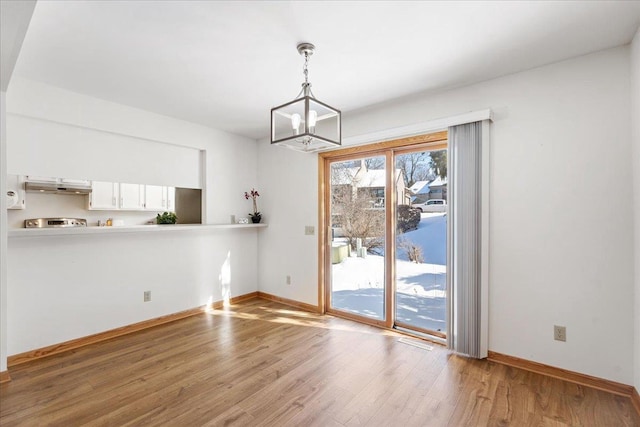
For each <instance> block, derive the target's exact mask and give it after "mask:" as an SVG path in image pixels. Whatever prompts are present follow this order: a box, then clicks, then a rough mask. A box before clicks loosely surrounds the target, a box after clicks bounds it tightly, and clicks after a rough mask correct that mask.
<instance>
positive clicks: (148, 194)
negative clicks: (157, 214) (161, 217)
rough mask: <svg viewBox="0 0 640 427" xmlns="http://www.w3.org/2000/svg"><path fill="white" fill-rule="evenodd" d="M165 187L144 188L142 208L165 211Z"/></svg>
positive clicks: (147, 186) (150, 186)
mask: <svg viewBox="0 0 640 427" xmlns="http://www.w3.org/2000/svg"><path fill="white" fill-rule="evenodd" d="M166 194H167V192H166V187H162V186H160V185H145V186H144V208H145V209H148V210H154V211H161V210H166V209H167V196H166Z"/></svg>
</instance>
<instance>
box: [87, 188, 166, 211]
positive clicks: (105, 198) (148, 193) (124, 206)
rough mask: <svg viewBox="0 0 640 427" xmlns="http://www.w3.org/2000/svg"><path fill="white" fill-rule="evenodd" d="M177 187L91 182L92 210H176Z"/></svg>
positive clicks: (90, 201) (90, 198)
mask: <svg viewBox="0 0 640 427" xmlns="http://www.w3.org/2000/svg"><path fill="white" fill-rule="evenodd" d="M175 194H176V189H175V187H163V186H161V185H141V184H126V183H117V182H101V181H92V182H91V196H90V197H89V209H90V210H145V211H156V212H158V211H171V212H173V211H175Z"/></svg>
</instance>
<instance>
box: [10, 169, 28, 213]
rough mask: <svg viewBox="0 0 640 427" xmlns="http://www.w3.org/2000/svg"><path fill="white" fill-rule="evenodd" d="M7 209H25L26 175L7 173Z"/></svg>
mask: <svg viewBox="0 0 640 427" xmlns="http://www.w3.org/2000/svg"><path fill="white" fill-rule="evenodd" d="M6 198H7V209H24V208H25V203H24V199H25V196H24V177H23V176H21V175H7V195H6Z"/></svg>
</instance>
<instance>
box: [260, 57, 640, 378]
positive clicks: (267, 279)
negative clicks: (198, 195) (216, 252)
mask: <svg viewBox="0 0 640 427" xmlns="http://www.w3.org/2000/svg"><path fill="white" fill-rule="evenodd" d="M629 89H630V88H629V48H628V47H622V48H616V49H611V50H606V51H602V52H599V53H595V54H592V55H588V56H584V57H579V58H576V59H572V60H568V61H564V62H561V63H557V64H552V65H549V66H545V67H541V68H537V69H534V70H530V71H526V72H522V73H518V74H514V75H510V76H506V77H502V78H498V79H495V80H491V81H487V82H484V83H480V84H476V85H472V86H468V87H464V88H460V89H456V90H452V91H449V92H445V93H441V94H435V95H430V96H429V95H423V96H414V97H410V98H406V99H402V100H398V101H395V102H390V103H387V104H384V105H381V106H378V107H375V108H371V109H368V110H364V111H360V112H356V113H354V114H349V115H345V117H344V120H343V125H344V126H343V131H344V135H345V137H352V136H355V135H360V134H365V133H370V132H375V131H382V130H385V129H389V128H394V127H400V126H406V125H411V124H415V123H420V122H426V121H429V120H434V119H438V118H441V117H447V116H452V115H457V114H460V113H464V112H467V111H473V110H481V109H485V108H491V109H492V110H493V111H494V113H495V121H494V123H493V125H492V129H491V145H492V146H491V165H492V166H491V174H490V175H491V188H490V191H491V196H490V200H491V218H490V227H491V230H490V291H489V292H490V297H489V309H490V313H489V335H490V337H489V349H490V350H492V351H496V352H500V353H504V354H508V355H512V356H516V357H521V358H524V359H528V360H533V361H537V362H540V363H545V364H548V365H552V366H557V367H560V368H565V369H570V370H573V371H577V372H582V373H586V374H589V375H594V376H598V377H602V378H607V379H610V380H613V381H620V382H623V383H627V384H631V383H633V333H634V331H633V291H634V289H633V257H632V251H633V240H632V237H631V233H630V232H629V231H630V228H631V227H632V226H633V217H632V215H633V213H632V202H631V198H632V187H631V180H632V171H631V163H630V162H629V160H628V159H629V158H630V156H631V144H630V128H631V126H630V116H629V108H630V105H629V95H628V94H629ZM329 101H330V100H329ZM268 145H269V144H268V143H266V142H261V143H260V144H259V154H258V155H259V158H260V165H259V179H260V185H261V190H262V191H263V193H264V194H268V195H269V199H268V202H267V203H265V204H264V205H263V206H264V207H263V210H264V211H265V212H266V213H268V214H269V220H268V222H269V229H268V231H267V233H264V234H263V235H261V238H260V241H259V251H260V254H261V257H260V263H259V271H258V277H259V279H260V283H259V288H260V290H261V291H265V292H269V293H273V294H276V295H281V296H284V297H287V298H292V299H296V300H300V301H303V302H306V303H310V304H315V303H316V301H317V300H316V298H317V283H316V282H317V265H316V264H317V246H316V244H315V240H314V241H311V240H306V239H305V236H303V235H302V234H303V230H304V225H306V224H313V223H315V222H317V199H318V194H317V174H318V170H317V158H316V156H315V155H304V154H298V153H291V152H288V151H283V150H279V149H276V148H272V147H269V146H268ZM603 194H606V195H607V196H608V197H609V198H610V199H611V200H615V203H598V202H597V200H599V198H600V197H601V196H602V195H603ZM267 249H268V251H267ZM287 274H292V275H293V279H294V280H293V284H292V285H291V286H287V285H285V284H284V283H285V282H284V278H285V276H286V275H287ZM554 324H559V325H565V326H566V327H567V337H568V339H567V342H566V343H561V342H557V341H554V340H553V325H554Z"/></svg>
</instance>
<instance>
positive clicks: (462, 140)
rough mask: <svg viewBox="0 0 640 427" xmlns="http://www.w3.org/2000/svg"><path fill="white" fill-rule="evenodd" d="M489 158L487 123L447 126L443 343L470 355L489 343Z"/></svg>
mask: <svg viewBox="0 0 640 427" xmlns="http://www.w3.org/2000/svg"><path fill="white" fill-rule="evenodd" d="M485 125H486V127H484V126H485ZM483 131H484V132H483ZM483 133H485V134H486V135H485V136H486V139H487V141H485V143H483ZM488 158H489V157H488V122H487V123H485V124H483V122H474V123H467V124H463V125H458V126H452V127H450V128H449V151H448V179H449V183H448V198H449V211H448V213H447V215H448V221H447V227H448V233H447V234H448V241H447V251H448V253H447V295H448V300H447V301H448V313H447V319H448V322H447V346H448V347H449V349H451V350H453V351H455V352H457V353H460V354H464V355H467V356H470V357H475V358H484V357H487V342H488V340H487V323H488V322H487V319H488V316H487V297H488V292H487V283H486V282H487V281H488V280H487V279H488V272H487V271H486V269H487V266H488V262H487V256H488V254H487V252H488V250H487V249H488V244H487V228H488V218H487V217H488ZM483 169H484V170H483Z"/></svg>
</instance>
